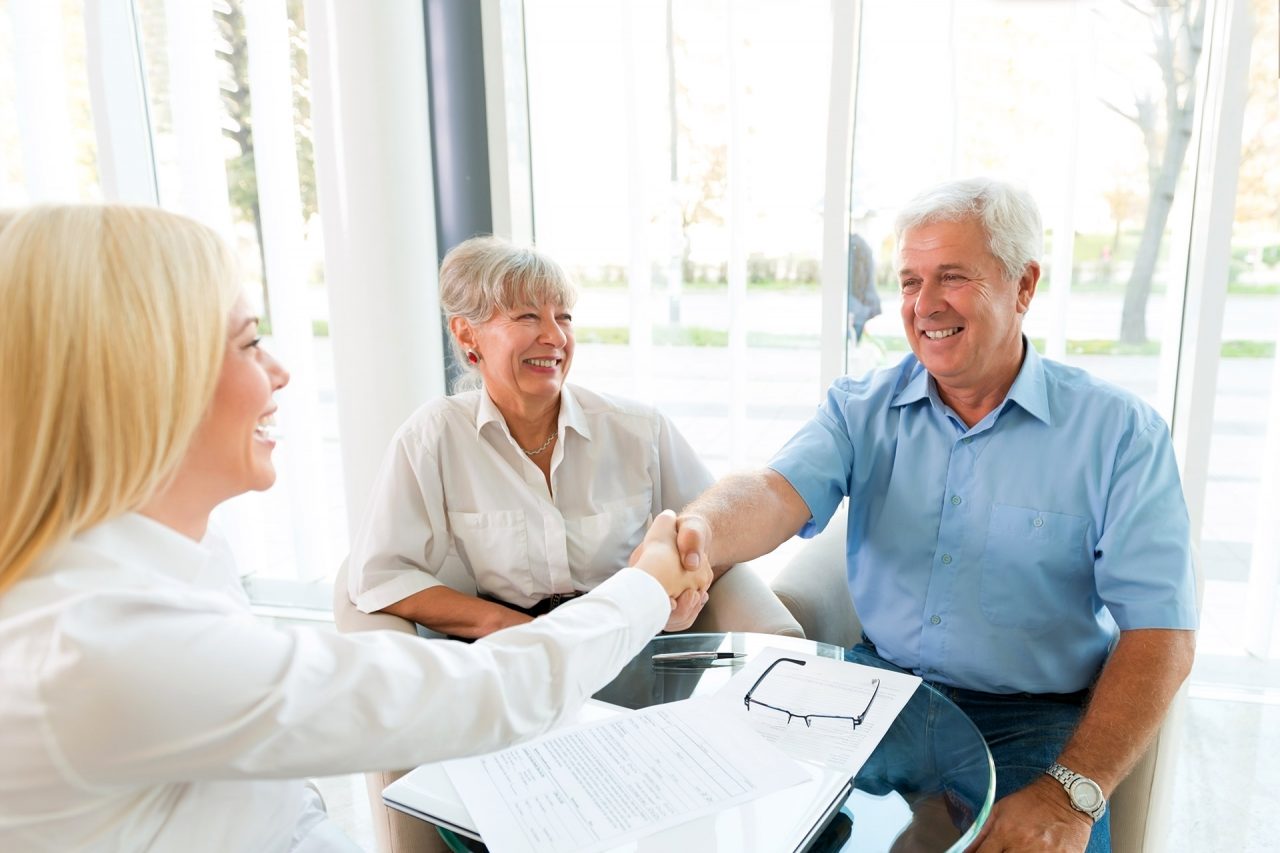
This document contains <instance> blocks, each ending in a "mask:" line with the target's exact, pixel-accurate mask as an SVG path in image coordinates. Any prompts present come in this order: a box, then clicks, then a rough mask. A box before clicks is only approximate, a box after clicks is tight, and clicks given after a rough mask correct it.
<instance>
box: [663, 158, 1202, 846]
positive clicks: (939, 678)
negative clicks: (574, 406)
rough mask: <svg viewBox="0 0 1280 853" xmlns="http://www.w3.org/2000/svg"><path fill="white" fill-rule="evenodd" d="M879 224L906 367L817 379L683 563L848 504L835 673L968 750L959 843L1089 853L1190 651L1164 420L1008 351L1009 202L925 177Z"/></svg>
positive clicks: (1024, 278) (807, 531)
mask: <svg viewBox="0 0 1280 853" xmlns="http://www.w3.org/2000/svg"><path fill="white" fill-rule="evenodd" d="M896 231H897V239H898V275H899V280H900V284H901V289H902V323H903V327H904V330H905V332H906V338H907V341H908V343H909V344H910V345H911V351H912V352H911V354H910V355H908V356H906V357H905V358H904V359H903V360H902V361H901V363H899V364H898V365H896V366H894V367H890V368H887V369H884V370H877V371H874V372H872V373H870V374H868V375H867V376H865V377H862V378H859V379H852V378H843V379H838V380H836V382H835V384H833V385H832V387H831V389H830V391H829V392H828V395H827V399H826V401H825V402H824V403H823V405H822V406H821V407H820V408H819V410H818V413H817V414H816V415H815V416H814V418H813V419H812V420H811V421H810V422H809V423H808V424H806V425H805V426H803V427H802V428H801V429H800V431H799V432H797V433H796V435H795V436H794V437H793V438H792V439H791V440H790V441H789V442H788V443H787V444H786V445H785V446H784V447H783V448H782V449H781V450H780V451H779V452H778V453H777V455H775V456H774V458H773V460H772V461H771V462H770V463H769V466H768V468H766V469H764V470H762V471H759V472H755V473H749V474H741V475H735V476H732V477H729V478H726V479H724V480H721V481H720V482H719V483H717V484H716V485H715V486H714V487H713V488H712V489H710V490H709V491H708V492H707V493H706V494H704V495H702V496H701V497H699V498H698V499H697V500H696V501H694V502H693V503H692V504H691V505H689V506H688V507H686V508H685V510H684V512H683V514H682V515H681V518H680V522H679V527H680V530H679V541H680V550H681V553H682V554H683V555H684V556H685V560H686V565H687V566H689V565H706V564H708V563H710V564H711V565H714V566H727V565H730V564H733V563H736V562H738V561H741V560H748V559H752V558H754V557H757V556H759V555H761V554H763V553H767V552H768V551H771V550H772V549H773V548H775V547H777V546H778V545H779V544H780V543H781V542H783V541H784V540H786V539H788V538H789V537H791V536H792V535H795V534H796V533H799V534H800V535H801V536H812V535H814V534H815V533H817V532H818V531H820V530H821V529H822V528H823V527H825V526H826V524H827V522H828V521H829V520H830V519H831V516H832V514H833V513H834V512H835V510H836V508H837V507H838V506H839V505H840V503H841V501H842V500H843V499H845V498H846V497H847V498H848V500H849V510H848V546H847V571H848V578H849V589H850V592H851V594H852V596H853V600H854V601H855V602H856V604H857V610H858V615H859V616H860V617H861V620H862V623H863V630H864V636H863V641H862V643H860V644H859V645H857V646H855V647H854V648H853V649H851V650H849V652H847V654H846V658H847V659H848V660H853V661H857V662H860V663H868V664H872V665H876V666H884V667H890V668H897V669H901V670H906V671H910V672H913V673H915V674H917V675H920V676H921V677H923V678H924V679H926V680H927V681H928V682H929V683H930V684H932V685H933V686H935V687H937V688H938V689H939V690H940V691H941V692H943V693H944V694H945V695H947V696H949V697H950V698H951V699H952V701H954V702H955V703H956V704H957V705H958V706H959V707H960V708H961V710H963V711H965V712H966V713H967V714H968V715H969V716H970V717H971V718H972V720H973V722H974V723H975V725H976V726H977V727H978V729H979V730H980V731H981V732H982V734H983V736H984V737H985V738H986V740H987V743H988V744H989V746H990V748H991V753H992V756H993V757H994V759H995V766H996V781H997V789H996V797H997V802H996V804H995V806H994V809H993V811H992V813H991V817H990V819H989V820H988V822H987V823H986V825H985V826H984V828H983V830H982V833H981V834H980V835H979V837H978V839H977V840H976V841H975V843H974V845H973V847H972V848H971V849H975V850H980V851H998V850H1069V851H1080V850H1084V849H1085V848H1086V846H1087V847H1088V849H1089V850H1090V851H1102V850H1107V849H1109V847H1110V835H1109V824H1108V821H1107V814H1106V799H1107V798H1108V797H1110V795H1111V792H1112V791H1114V790H1115V788H1116V785H1118V784H1119V783H1120V781H1121V780H1122V779H1123V778H1124V777H1125V775H1126V774H1128V772H1129V771H1130V770H1131V769H1132V768H1133V766H1134V764H1136V763H1137V761H1138V759H1139V758H1141V756H1142V754H1143V752H1144V750H1145V749H1146V748H1147V745H1148V744H1149V743H1150V742H1151V739H1152V737H1153V736H1154V734H1155V732H1156V730H1157V728H1158V727H1159V726H1160V723H1161V721H1162V719H1163V718H1164V715H1165V712H1166V711H1167V709H1168V707H1169V703H1170V701H1171V700H1172V699H1173V696H1174V694H1175V692H1176V691H1177V689H1178V687H1179V685H1180V684H1181V683H1182V682H1183V680H1184V679H1185V678H1186V677H1187V674H1188V673H1189V672H1190V669H1191V662H1192V658H1193V656H1194V651H1195V628H1196V625H1197V615H1196V602H1195V582H1194V577H1193V575H1192V571H1191V555H1190V543H1189V524H1188V519H1187V508H1186V503H1185V501H1184V499H1183V495H1182V488H1181V484H1180V482H1179V477H1178V469H1177V465H1176V463H1175V460H1174V454H1173V447H1172V442H1171V441H1170V437H1169V431H1168V428H1167V426H1166V425H1165V423H1164V421H1163V420H1161V418H1160V416H1159V415H1158V414H1156V412H1155V411H1154V410H1152V408H1151V407H1150V406H1148V405H1147V404H1145V403H1144V402H1142V401H1141V400H1139V399H1138V398H1137V397H1135V396H1134V395H1132V394H1130V393H1128V392H1126V391H1124V390H1122V389H1120V388H1117V387H1115V386H1113V385H1110V384H1108V383H1105V382H1103V381H1101V380H1099V379H1096V378H1094V377H1092V376H1090V375H1089V374H1088V373H1086V372H1084V371H1083V370H1079V369H1076V368H1073V367H1067V366H1066V365H1063V364H1058V363H1056V362H1052V361H1049V360H1048V359H1044V358H1041V357H1040V355H1039V354H1038V353H1037V352H1036V350H1035V348H1034V347H1033V346H1032V345H1031V343H1030V342H1029V341H1028V340H1027V338H1026V337H1025V336H1024V335H1023V333H1022V318H1023V315H1024V314H1026V312H1027V310H1028V309H1029V307H1030V305H1031V300H1032V297H1034V295H1035V291H1036V284H1037V282H1038V281H1039V279H1040V263H1039V261H1038V258H1039V255H1040V252H1041V250H1042V235H1043V231H1042V228H1041V224H1040V214H1039V211H1038V210H1037V209H1036V205H1035V202H1034V201H1033V200H1032V199H1031V197H1030V196H1029V195H1027V194H1026V193H1025V192H1023V191H1021V190H1017V189H1014V188H1013V187H1011V186H1009V185H1008V184H1005V183H1002V182H999V181H993V180H989V179H982V178H978V179H970V180H964V181H956V182H952V183H949V184H944V185H942V186H939V187H937V188H934V189H933V190H930V191H927V192H925V193H923V194H921V195H920V196H918V197H917V198H915V199H914V200H912V201H911V202H910V203H908V204H907V205H906V207H905V208H904V209H903V210H902V211H901V212H900V213H899V215H898V220H897V225H896Z"/></svg>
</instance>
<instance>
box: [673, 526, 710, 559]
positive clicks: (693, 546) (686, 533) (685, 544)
mask: <svg viewBox="0 0 1280 853" xmlns="http://www.w3.org/2000/svg"><path fill="white" fill-rule="evenodd" d="M676 549H677V550H679V551H680V560H681V562H683V563H684V567H685V568H686V569H690V570H696V569H701V568H710V566H711V560H710V559H709V558H708V557H707V554H708V553H709V552H710V551H711V527H710V525H708V524H707V520H706V519H705V518H703V517H702V516H700V515H682V516H680V517H678V518H677V519H676Z"/></svg>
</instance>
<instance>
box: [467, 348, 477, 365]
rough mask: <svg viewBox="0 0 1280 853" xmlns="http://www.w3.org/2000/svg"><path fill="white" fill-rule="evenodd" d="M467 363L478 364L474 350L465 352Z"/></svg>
mask: <svg viewBox="0 0 1280 853" xmlns="http://www.w3.org/2000/svg"><path fill="white" fill-rule="evenodd" d="M467 361H468V362H470V363H471V364H479V363H480V356H478V355H476V351H475V350H473V349H469V350H467Z"/></svg>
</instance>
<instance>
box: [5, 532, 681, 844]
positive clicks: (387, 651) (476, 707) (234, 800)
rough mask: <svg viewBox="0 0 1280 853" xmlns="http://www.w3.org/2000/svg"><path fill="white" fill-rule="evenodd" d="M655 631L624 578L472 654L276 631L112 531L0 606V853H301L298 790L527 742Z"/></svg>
mask: <svg viewBox="0 0 1280 853" xmlns="http://www.w3.org/2000/svg"><path fill="white" fill-rule="evenodd" d="M669 613H670V608H669V604H668V599H667V597H666V595H665V593H664V592H663V590H662V587H661V586H660V585H659V584H658V583H657V582H656V581H654V580H653V579H652V578H651V577H649V576H648V575H646V574H644V573H643V572H640V571H638V570H636V569H624V570H623V571H622V572H620V573H619V574H618V575H616V576H615V577H614V578H613V579H612V580H610V581H609V582H608V583H607V584H606V585H604V586H603V587H602V588H601V589H600V590H599V591H598V592H597V593H596V594H595V595H592V596H589V597H587V598H583V599H581V600H578V601H574V602H572V603H571V604H569V605H566V606H564V607H561V608H560V609H559V610H557V611H556V612H555V613H554V614H552V615H551V617H549V618H547V619H540V620H536V621H535V622H534V623H532V624H530V625H524V626H520V627H519V628H513V629H510V630H507V631H500V632H498V633H496V634H493V635H491V636H489V637H487V638H485V639H484V640H483V641H480V642H477V643H475V644H473V645H466V644H462V643H456V642H450V641H424V640H420V639H418V638H416V637H412V636H408V635H402V634H392V633H387V632H374V633H369V634H358V635H338V634H336V633H334V632H332V631H329V630H322V629H308V628H279V627H274V626H270V625H265V624H263V623H261V622H260V621H259V620H257V619H256V618H255V617H254V616H253V615H252V614H251V613H250V612H249V608H248V604H247V602H246V600H245V597H244V593H243V591H242V590H241V589H240V586H239V582H238V580H237V576H236V572H235V570H234V566H232V565H231V564H230V562H229V561H228V560H226V559H224V558H223V557H221V556H220V554H219V551H218V550H217V549H211V548H207V547H204V546H202V545H199V544H197V543H195V542H192V541H191V540H189V539H186V538H184V537H182V536H180V535H179V534H177V533H175V532H174V531H172V530H170V529H169V528H167V527H164V526H162V525H160V524H157V523H156V522H154V521H151V520H150V519H147V518H144V517H142V516H138V515H127V516H124V517H121V518H118V519H115V520H113V521H111V522H108V523H106V524H103V525H100V526H99V527H97V528H94V529H93V530H91V531H88V532H86V533H85V534H82V535H81V536H78V537H76V539H74V540H73V541H72V542H71V543H70V544H68V545H67V546H65V547H62V548H60V549H58V550H57V552H56V553H55V554H53V555H51V556H50V557H49V558H47V559H45V560H44V561H43V562H42V563H41V564H40V565H39V566H38V567H37V568H36V569H35V570H34V571H33V572H32V573H31V574H30V575H28V576H27V577H26V578H24V579H23V580H21V581H19V582H18V583H17V584H16V585H15V586H14V587H13V588H11V589H10V590H9V591H8V592H6V593H4V594H3V595H2V596H0V683H2V684H3V685H4V686H3V690H0V755H2V756H4V758H3V762H2V763H0V850H23V851H27V850H31V851H65V850H95V851H97V850H101V851H116V850H158V851H159V850H174V851H184V853H185V851H204V850H208V851H232V850H236V851H239V850H246V851H248V850H253V851H284V850H289V849H291V848H292V849H302V848H303V847H306V846H307V844H308V843H311V844H313V845H314V842H315V841H317V840H318V837H317V836H315V835H313V836H312V837H311V838H310V839H308V840H304V841H303V842H302V844H301V845H300V846H297V847H295V841H297V839H295V838H294V834H295V829H296V828H297V827H298V826H299V823H300V821H313V820H314V817H315V815H314V814H307V812H306V808H305V804H306V791H305V788H304V786H303V783H302V782H300V781H297V780H298V779H300V778H302V777H305V776H323V775H331V774H336V773H351V772H355V771H361V770H370V769H386V768H392V767H405V766H413V765H415V764H419V763H423V762H426V761H433V760H438V759H443V758H448V757H452V756H456V755H460V754H464V753H474V752H483V751H488V750H491V749H495V748H498V747H500V746H502V745H504V744H506V743H509V742H511V741H512V740H514V739H517V738H520V737H524V736H528V735H532V734H535V733H537V732H540V731H542V730H544V729H546V728H548V727H549V726H550V725H552V724H553V723H554V722H556V721H557V720H558V719H560V718H561V717H563V716H564V715H565V714H567V713H570V712H572V711H574V710H575V709H576V708H577V707H578V706H579V704H580V703H581V701H582V700H583V699H584V698H585V697H586V696H587V695H589V694H590V693H591V692H592V691H593V690H594V689H595V688H597V687H599V686H601V685H602V684H603V683H604V682H605V681H606V680H607V679H608V678H609V677H611V675H612V674H613V673H616V672H617V671H618V669H620V668H621V667H622V666H623V664H625V663H626V662H627V660H629V659H630V658H631V657H632V656H633V655H634V654H635V653H636V652H637V651H638V650H639V649H640V648H641V647H642V646H643V645H644V644H645V642H647V641H648V639H649V638H650V637H652V636H653V634H654V633H656V632H657V631H658V630H659V629H660V628H661V627H662V625H663V623H664V622H665V620H666V619H667V617H668V616H669ZM322 826H323V824H322ZM326 829H327V827H326ZM321 847H323V845H321ZM310 849H315V848H314V846H313V847H311V848H310Z"/></svg>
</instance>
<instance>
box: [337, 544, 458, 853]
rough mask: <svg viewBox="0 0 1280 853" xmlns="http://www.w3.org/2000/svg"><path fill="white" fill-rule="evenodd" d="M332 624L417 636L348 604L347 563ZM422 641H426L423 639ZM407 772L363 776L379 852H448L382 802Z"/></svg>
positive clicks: (391, 619)
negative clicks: (391, 786) (391, 785)
mask: <svg viewBox="0 0 1280 853" xmlns="http://www.w3.org/2000/svg"><path fill="white" fill-rule="evenodd" d="M333 623H334V625H336V626H337V628H338V633H340V634H354V633H359V632H361V631H398V632H400V633H402V634H417V633H418V629H417V626H415V625H414V624H413V623H412V622H410V621H409V620H408V619H401V618H400V617H399V616H393V615H392V614H390V613H365V612H363V611H361V610H360V609H359V608H358V607H356V606H355V605H354V604H352V603H351V598H350V596H349V595H348V593H347V564H346V562H345V561H344V562H343V564H342V568H340V569H338V575H337V577H335V578H334V579H333ZM424 642H426V641H425V640H424ZM408 772H409V771H408V770H384V771H375V772H372V773H366V774H364V778H365V784H366V785H367V786H368V789H369V812H370V817H371V819H372V822H373V834H374V837H375V839H376V840H377V845H378V850H379V851H381V853H448V850H449V848H448V846H447V845H445V843H444V839H443V838H441V837H440V833H438V832H436V828H435V826H434V825H432V824H430V823H427V822H426V821H424V820H418V819H417V818H413V817H410V816H409V815H407V814H404V813H403V812H399V811H396V810H395V809H392V808H388V807H387V805H386V804H385V803H383V802H382V789H383V788H385V787H387V786H388V785H390V784H391V783H392V782H394V781H395V780H397V779H399V778H400V777H401V776H403V775H404V774H405V773H408Z"/></svg>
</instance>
